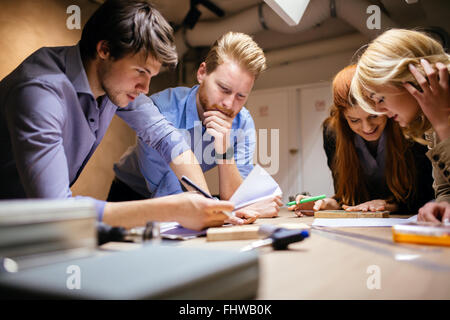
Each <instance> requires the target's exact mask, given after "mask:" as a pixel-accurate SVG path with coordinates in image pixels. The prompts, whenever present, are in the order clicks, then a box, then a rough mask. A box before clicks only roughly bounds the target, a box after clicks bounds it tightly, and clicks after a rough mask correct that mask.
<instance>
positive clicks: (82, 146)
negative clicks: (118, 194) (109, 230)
mask: <svg viewBox="0 0 450 320" xmlns="http://www.w3.org/2000/svg"><path fill="white" fill-rule="evenodd" d="M145 98H146V97H145V96H144V95H140V96H139V97H137V98H136V99H135V100H134V101H133V102H132V103H130V104H129V105H128V106H127V107H126V108H121V109H119V108H118V107H117V106H116V105H114V104H113V103H112V102H111V101H110V100H109V99H108V98H107V97H106V96H103V99H102V100H101V101H100V103H97V101H96V100H95V99H94V96H93V94H92V91H91V89H90V86H89V82H88V79H87V76H86V73H85V70H84V67H83V64H82V62H81V57H80V51H79V47H78V45H76V46H70V47H54V48H41V49H39V50H37V51H36V52H34V53H33V54H32V55H31V56H29V57H28V58H27V59H26V60H25V61H24V62H23V63H22V64H21V65H19V67H17V68H16V69H15V70H14V71H13V72H12V73H10V74H9V75H8V76H7V77H6V78H4V79H3V80H2V81H1V82H0V148H1V153H0V177H1V178H0V199H11V198H69V197H71V196H72V193H71V191H70V186H71V185H72V184H73V183H75V181H76V180H77V178H78V176H79V175H80V173H81V171H82V170H83V168H84V166H85V165H86V163H87V161H88V160H89V158H90V157H91V156H92V154H93V153H94V151H95V149H96V148H97V146H98V145H99V144H100V142H101V140H102V138H103V136H104V134H105V132H106V130H107V128H108V126H109V124H110V122H111V120H112V118H113V116H114V114H117V115H118V116H119V117H121V118H122V119H123V120H124V121H125V122H126V123H127V124H128V125H129V126H130V127H131V128H133V129H134V130H135V131H136V133H137V135H138V137H139V139H140V140H141V141H142V142H143V143H145V144H146V145H148V146H150V147H152V148H154V149H156V150H157V151H158V153H159V154H160V155H161V156H162V158H163V159H164V160H165V161H166V162H167V163H170V162H171V161H172V159H173V158H175V157H177V156H178V155H180V154H181V153H182V152H184V151H186V150H188V149H190V147H189V146H188V145H187V144H186V142H185V141H184V139H183V136H182V134H181V133H179V132H178V131H177V130H176V128H175V127H174V126H173V125H172V124H171V123H170V122H168V121H167V120H166V119H165V118H164V116H163V115H161V113H160V112H159V111H158V109H157V108H156V107H155V105H154V104H153V103H152V102H151V100H150V99H148V98H146V99H145ZM175 146H176V148H175ZM172 150H176V152H173V153H172ZM96 204H97V209H98V210H97V211H98V217H99V220H101V219H102V216H103V209H104V205H105V202H104V201H98V200H97V201H96Z"/></svg>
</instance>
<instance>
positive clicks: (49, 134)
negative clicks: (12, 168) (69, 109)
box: [6, 83, 105, 221]
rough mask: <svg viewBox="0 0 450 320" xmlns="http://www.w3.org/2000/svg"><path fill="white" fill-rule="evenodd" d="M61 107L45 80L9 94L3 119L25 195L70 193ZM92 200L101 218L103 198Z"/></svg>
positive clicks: (53, 196) (51, 196)
mask: <svg viewBox="0 0 450 320" xmlns="http://www.w3.org/2000/svg"><path fill="white" fill-rule="evenodd" d="M64 110H65V109H64V108H62V106H61V101H60V100H59V98H58V95H57V94H56V93H55V92H54V91H53V89H52V88H51V87H50V86H47V85H46V84H45V83H33V84H27V85H24V86H21V87H20V88H16V89H15V90H14V91H13V92H12V93H11V94H10V95H9V99H8V102H7V108H6V120H7V124H8V130H9V134H10V137H11V145H12V150H13V154H14V158H15V163H16V167H17V171H18V173H19V177H20V182H21V184H22V186H23V188H24V190H25V194H26V197H27V198H49V199H63V198H70V197H72V192H71V190H70V187H69V186H70V181H69V169H68V165H67V159H66V153H65V151H64V146H63V138H62V127H63V126H64V122H65V120H64V119H65V118H66V115H65V114H64V112H65V111H64ZM76 198H80V199H86V198H87V197H76ZM89 199H92V198H89ZM92 200H93V201H94V202H95V207H96V211H97V218H98V219H99V220H100V221H101V219H102V217H103V211H104V207H105V202H104V201H100V200H96V199H92Z"/></svg>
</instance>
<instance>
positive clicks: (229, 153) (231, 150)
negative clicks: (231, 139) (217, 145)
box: [214, 146, 234, 160]
mask: <svg viewBox="0 0 450 320" xmlns="http://www.w3.org/2000/svg"><path fill="white" fill-rule="evenodd" d="M233 156H234V148H233V146H229V147H228V148H227V151H226V152H225V153H222V154H220V153H219V154H218V153H217V152H216V154H215V156H214V157H215V158H216V160H230V159H233Z"/></svg>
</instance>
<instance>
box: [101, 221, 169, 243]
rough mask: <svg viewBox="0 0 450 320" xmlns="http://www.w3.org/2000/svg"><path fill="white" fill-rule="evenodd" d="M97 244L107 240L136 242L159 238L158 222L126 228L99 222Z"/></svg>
mask: <svg viewBox="0 0 450 320" xmlns="http://www.w3.org/2000/svg"><path fill="white" fill-rule="evenodd" d="M97 235H98V245H99V246H100V245H102V244H104V243H107V242H111V241H116V242H136V243H142V242H145V241H148V240H158V239H161V233H160V226H159V223H158V222H148V223H147V225H146V226H145V227H140V228H132V229H130V230H127V229H125V228H123V227H111V226H109V225H107V224H104V223H101V222H99V223H98V224H97Z"/></svg>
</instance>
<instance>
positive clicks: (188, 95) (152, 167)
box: [114, 86, 256, 198]
mask: <svg viewBox="0 0 450 320" xmlns="http://www.w3.org/2000/svg"><path fill="white" fill-rule="evenodd" d="M197 91H198V86H194V87H192V88H186V87H177V88H170V89H167V90H164V91H161V92H158V93H156V94H153V95H152V96H151V97H150V98H151V100H153V102H154V104H155V105H156V107H158V109H159V111H160V112H161V113H162V114H163V115H164V116H165V117H166V118H167V120H169V121H170V122H171V123H173V124H174V126H175V127H177V128H178V129H182V130H180V131H181V132H184V135H185V139H186V141H187V143H188V144H189V145H190V146H191V149H192V151H193V152H194V154H195V156H196V158H197V160H198V161H199V163H200V166H201V168H202V170H203V172H205V171H208V170H210V169H212V168H214V167H215V166H216V162H215V150H214V139H213V137H212V136H211V135H209V134H208V133H207V132H206V129H205V127H204V126H203V125H202V123H201V120H200V119H199V117H198V111H197V102H196V94H197ZM231 141H232V142H233V146H234V159H235V162H236V166H237V168H238V170H239V173H240V174H241V176H242V177H243V178H245V177H247V175H248V174H249V173H250V171H251V170H252V169H253V164H252V160H253V153H254V151H255V144H256V140H255V124H254V122H253V119H252V117H251V115H250V112H249V111H248V110H247V109H246V108H245V107H243V108H242V109H241V111H240V112H239V113H238V114H237V115H236V117H235V118H234V120H233V123H232V133H231ZM114 171H115V173H116V176H117V178H118V179H119V180H121V181H122V182H124V183H126V184H127V185H128V186H129V187H130V188H132V189H133V190H134V191H136V192H138V193H140V194H141V195H143V196H145V197H148V198H151V197H161V196H165V195H169V194H176V193H180V192H182V189H181V186H180V183H179V181H178V179H177V177H176V175H175V173H174V172H173V171H172V170H171V169H170V167H169V166H168V165H167V162H165V161H164V160H163V159H162V158H161V156H160V155H159V154H158V153H157V152H156V151H155V150H154V149H153V148H152V147H151V146H147V145H145V144H143V143H142V142H141V141H138V142H137V144H136V145H135V146H133V147H131V148H129V149H128V150H127V152H126V153H125V154H124V155H123V156H122V158H121V159H120V161H119V162H118V163H116V164H115V165H114Z"/></svg>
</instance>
